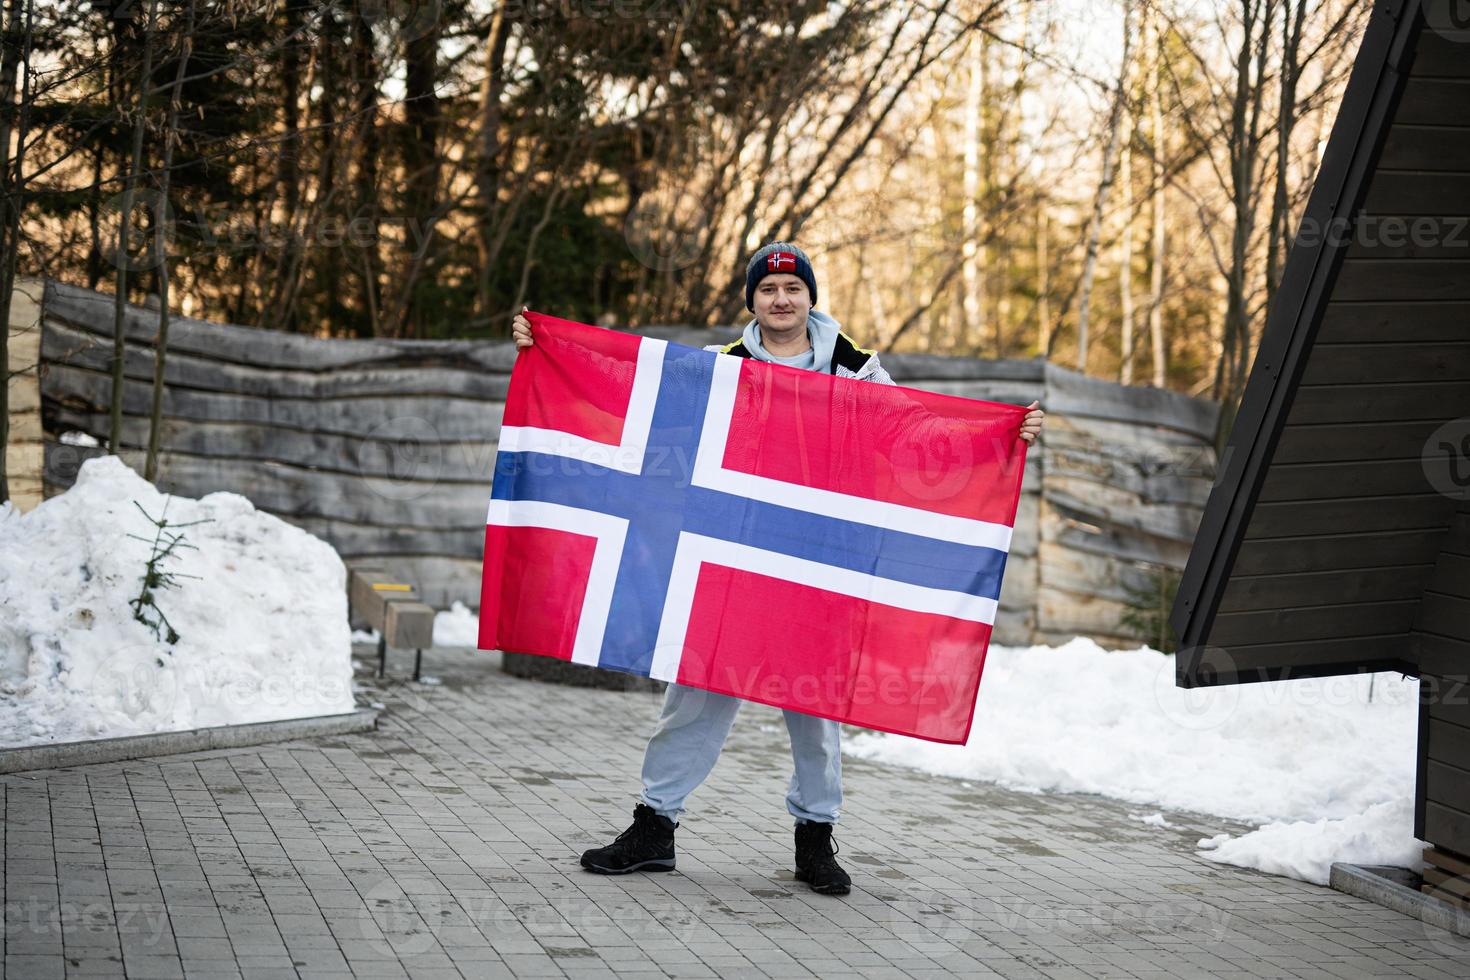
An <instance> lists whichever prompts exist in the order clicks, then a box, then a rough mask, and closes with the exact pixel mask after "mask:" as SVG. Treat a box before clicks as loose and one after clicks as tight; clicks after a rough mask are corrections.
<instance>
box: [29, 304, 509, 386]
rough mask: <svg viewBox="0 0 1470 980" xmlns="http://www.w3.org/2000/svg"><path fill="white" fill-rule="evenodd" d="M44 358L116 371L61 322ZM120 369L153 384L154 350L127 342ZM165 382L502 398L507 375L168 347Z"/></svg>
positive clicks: (104, 348) (427, 364)
mask: <svg viewBox="0 0 1470 980" xmlns="http://www.w3.org/2000/svg"><path fill="white" fill-rule="evenodd" d="M337 342H338V341H330V343H337ZM44 356H45V359H46V361H47V362H48V363H53V364H65V365H68V366H70V367H76V368H88V369H90V370H92V371H96V372H99V373H101V374H108V375H110V372H111V363H112V347H111V343H110V342H108V343H107V344H103V343H102V342H101V341H100V340H99V338H97V337H96V336H95V335H93V334H88V333H85V332H83V331H80V330H77V329H75V328H73V327H70V326H67V325H66V324H64V323H59V322H51V323H48V324H47V326H46V340H45V347H44ZM308 364H309V362H308ZM123 368H124V371H123V373H124V376H125V377H127V378H128V379H130V380H132V381H135V382H137V383H139V384H141V385H142V386H144V387H150V386H151V385H152V383H153V349H152V348H151V347H141V346H138V345H136V344H132V345H129V346H128V347H127V348H126V350H125V352H124V359H123ZM164 383H165V385H167V386H169V387H186V388H198V389H201V390H204V391H215V392H229V393H233V394H238V395H253V396H257V397H262V398H265V397H270V398H354V397H355V398H362V397H368V396H375V397H384V396H389V397H395V398H396V397H400V396H403V395H414V394H419V395H433V396H445V395H448V396H453V397H456V398H470V399H477V400H483V401H504V400H505V393H506V390H507V389H508V387H509V385H510V375H509V374H506V373H503V372H490V371H486V370H483V369H481V368H478V367H473V366H470V365H467V364H442V363H438V358H437V357H435V356H430V354H429V353H428V352H424V353H421V354H417V355H415V354H413V353H412V352H410V353H406V354H404V355H403V356H402V357H400V358H399V359H398V360H397V361H396V362H394V363H391V364H376V365H369V366H366V367H360V366H346V367H337V368H329V369H319V368H316V367H315V366H314V365H311V366H306V367H303V366H302V365H299V364H298V365H295V366H294V367H293V368H280V367H274V366H270V365H255V364H241V363H238V362H233V361H219V360H215V359H214V358H211V357H208V356H206V355H201V354H190V353H187V352H180V351H175V350H173V349H172V347H171V348H170V350H169V356H168V358H167V360H166V361H165V362H164Z"/></svg>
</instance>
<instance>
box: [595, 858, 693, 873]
mask: <svg viewBox="0 0 1470 980" xmlns="http://www.w3.org/2000/svg"><path fill="white" fill-rule="evenodd" d="M582 867H584V868H586V869H587V870H588V871H592V872H595V873H597V874H600V875H626V874H632V873H633V872H634V871H673V870H674V862H673V861H672V860H669V861H664V860H661V859H658V860H653V861H639V862H638V863H637V864H630V865H628V866H627V867H626V868H604V867H602V866H600V865H596V864H592V863H591V862H589V861H586V860H583V861H582Z"/></svg>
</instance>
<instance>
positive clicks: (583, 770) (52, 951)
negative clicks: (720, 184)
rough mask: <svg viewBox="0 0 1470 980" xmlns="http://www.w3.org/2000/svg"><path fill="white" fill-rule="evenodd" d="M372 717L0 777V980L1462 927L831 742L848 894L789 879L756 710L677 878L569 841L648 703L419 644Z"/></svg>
mask: <svg viewBox="0 0 1470 980" xmlns="http://www.w3.org/2000/svg"><path fill="white" fill-rule="evenodd" d="M428 661H429V665H430V667H429V669H430V670H431V672H432V673H434V674H435V675H437V676H440V677H443V678H444V679H445V683H444V684H442V685H440V686H439V687H435V688H420V687H418V686H415V685H412V684H408V683H400V682H397V681H389V682H387V683H385V684H383V685H382V686H381V687H380V688H379V689H378V690H376V691H374V692H373V693H372V697H373V698H374V700H378V701H382V702H384V703H385V704H387V706H388V710H387V711H386V712H385V714H384V716H383V719H382V723H381V726H380V728H379V730H378V731H377V732H375V733H368V734H363V735H352V736H341V737H333V738H325V739H320V740H316V741H311V742H300V743H292V744H288V745H281V746H264V747H255V748H250V749H240V750H220V751H215V752H208V753H199V754H196V755H192V756H174V757H168V758H163V759H156V760H138V761H133V762H128V763H125V764H124V763H118V764H104V765H97V766H89V767H85V768H78V769H74V770H69V771H55V772H46V773H34V774H27V776H25V777H16V776H7V777H0V815H3V816H4V821H3V823H0V855H3V859H4V872H5V874H4V891H3V892H0V898H3V900H4V903H5V918H4V920H3V925H0V938H3V940H4V941H5V943H6V944H7V945H6V951H7V953H8V954H9V955H8V956H7V957H6V959H5V960H4V961H3V963H4V967H3V970H0V980H4V978H6V977H10V978H12V980H46V978H48V977H61V976H62V975H63V974H70V975H74V976H78V977H118V976H121V975H122V972H121V968H122V967H125V968H126V974H127V976H128V977H130V978H133V980H139V978H144V977H149V976H158V977H169V978H175V977H185V978H188V980H194V978H196V977H209V978H230V980H247V978H254V977H262V978H264V977H311V978H313V980H316V978H321V980H330V978H333V977H343V978H347V977H384V978H387V977H395V978H396V977H412V978H414V980H420V978H434V977H440V976H443V977H487V978H489V977H495V978H499V977H540V976H545V977H566V978H576V977H594V976H599V977H601V976H616V977H620V978H622V977H659V978H665V977H666V976H667V975H669V974H674V975H677V976H680V977H701V976H709V977H714V976H719V977H747V976H748V977H805V976H813V975H816V976H821V977H824V978H825V977H833V978H836V977H858V976H861V977H864V978H870V980H876V978H881V977H894V978H915V980H917V978H928V977H941V976H942V977H951V976H956V975H959V976H965V977H1008V978H1041V977H1045V978H1054V980H1063V978H1080V977H1119V978H1125V980H1145V978H1153V977H1175V976H1188V977H1252V978H1281V980H1288V978H1290V980H1306V978H1309V977H1321V978H1327V980H1346V978H1349V977H1359V976H1365V977H1366V976H1375V977H1376V976H1398V977H1421V978H1424V980H1443V978H1460V977H1464V976H1467V975H1470V941H1467V940H1462V939H1459V938H1458V937H1453V936H1448V935H1446V934H1444V933H1441V932H1438V931H1436V930H1433V929H1432V928H1430V927H1426V926H1424V925H1423V924H1422V923H1420V922H1418V921H1416V920H1408V919H1405V918H1403V917H1401V916H1398V915H1397V914H1395V913H1392V912H1389V911H1388V910H1385V909H1382V908H1379V907H1377V906H1371V905H1368V904H1366V903H1363V902H1360V901H1358V900H1356V899H1351V898H1348V897H1346V896H1343V895H1340V894H1338V893H1336V892H1331V891H1328V890H1325V889H1320V888H1315V887H1313V886H1310V885H1305V884H1302V883H1300V882H1293V881H1288V880H1285V879H1280V878H1274V877H1269V876H1265V875H1260V874H1256V873H1253V872H1246V871H1237V870H1235V869H1227V868H1221V867H1219V866H1216V865H1212V864H1208V863H1206V862H1202V861H1201V860H1200V859H1199V858H1198V857H1197V856H1196V855H1195V854H1194V849H1193V845H1194V842H1195V841H1196V840H1198V839H1199V838H1200V837H1203V836H1210V835H1212V834H1214V833H1217V832H1219V831H1220V830H1222V829H1227V827H1226V825H1225V824H1224V823H1223V822H1219V821H1211V820H1207V819H1203V818H1190V817H1187V816H1180V815H1171V820H1172V821H1174V822H1176V823H1178V824H1180V829H1179V830H1177V831H1173V832H1168V833H1160V832H1158V831H1156V830H1154V829H1151V828H1146V827H1142V826H1141V825H1139V824H1138V823H1137V822H1136V821H1132V820H1129V819H1128V818H1127V813H1128V811H1129V810H1132V809H1136V807H1129V806H1127V805H1124V804H1113V803H1110V802H1108V801H1104V800H1098V799H1095V798H1082V797H1065V796H1037V795H1028V794H1019V793H1011V792H1008V791H1004V790H1000V789H997V788H995V787H988V786H984V785H977V784H963V783H960V782H957V781H954V780H947V779H941V778H936V777H929V776H925V775H922V774H918V773H912V772H906V771H903V770H895V769H885V768H883V767H880V766H877V765H873V764H869V763H864V762H862V761H860V760H855V759H849V760H846V764H845V766H844V770H845V777H846V784H847V790H848V801H847V806H846V810H845V813H844V815H843V818H842V821H841V823H840V824H839V827H838V831H837V833H838V838H839V840H840V842H841V843H842V854H843V855H844V860H845V863H846V866H847V867H848V869H849V871H850V872H851V873H852V874H853V877H854V891H853V893H852V894H851V895H849V896H846V897H845V898H839V899H834V898H830V897H825V896H815V895H813V894H811V893H810V892H809V891H807V890H806V889H805V887H804V886H803V885H801V884H800V883H798V882H796V881H794V880H793V879H792V875H791V827H790V818H789V816H788V815H787V814H786V813H785V811H784V807H783V803H782V801H783V798H784V795H785V790H786V780H787V779H788V777H789V767H790V754H789V748H788V746H787V744H786V740H785V730H784V725H782V724H781V721H780V715H779V713H778V712H776V711H775V710H774V709H770V708H766V707H763V706H759V705H747V706H745V707H744V708H743V709H742V713H741V716H740V719H739V720H738V721H737V724H736V728H735V731H734V733H733V734H732V736H731V739H730V742H729V744H728V746H727V750H726V753H725V755H724V757H723V758H722V760H721V762H720V764H719V766H718V767H717V769H716V771H715V774H714V775H713V777H712V778H711V780H710V782H709V783H708V784H707V785H706V786H705V787H703V788H702V789H701V790H700V791H699V792H698V793H697V794H695V796H694V797H693V798H692V800H691V809H690V812H689V814H688V815H687V816H686V818H685V820H684V822H683V824H682V825H681V828H680V831H679V848H680V861H679V869H680V870H679V872H677V873H675V874H673V875H659V876H646V877H640V876H630V877H627V878H605V877H600V876H595V875H588V874H586V873H584V872H583V871H582V870H581V869H580V868H579V867H578V866H577V862H576V856H577V854H578V853H579V852H580V851H581V850H582V849H584V848H586V847H589V846H593V845H595V844H597V843H603V842H605V841H606V840H608V839H610V838H611V836H612V835H614V834H616V833H618V832H619V831H621V830H622V829H623V828H624V827H625V826H626V825H627V822H628V818H629V814H630V811H631V809H632V803H633V800H634V798H635V794H636V791H637V788H638V782H637V775H638V765H639V762H640V758H641V752H642V749H643V746H644V744H646V741H647V737H648V732H649V730H650V727H651V723H652V721H653V719H654V718H655V717H656V716H657V712H658V708H659V699H658V698H657V697H656V696H651V695H646V694H619V693H612V692H605V691H593V690H590V689H576V688H559V687H553V686H547V685H539V684H536V683H534V682H528V681H520V680H516V679H512V678H509V677H507V676H505V675H503V674H500V673H499V672H498V670H496V669H495V658H494V657H493V656H490V655H485V654H463V653H451V652H446V651H434V652H433V653H431V654H430V655H429V657H428Z"/></svg>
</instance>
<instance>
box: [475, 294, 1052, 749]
mask: <svg viewBox="0 0 1470 980" xmlns="http://www.w3.org/2000/svg"><path fill="white" fill-rule="evenodd" d="M527 317H528V318H529V319H530V321H531V324H532V328H533V331H534V334H535V338H536V343H535V345H534V346H533V347H531V348H529V349H528V350H526V351H524V352H522V353H521V354H520V356H519V357H518V359H517V361H516V365H515V369H514V371H513V372H512V373H511V380H510V391H509V394H508V396H507V398H506V405H505V419H504V423H503V425H502V427H501V430H500V449H499V454H498V455H497V457H496V461H495V482H494V486H493V489H492V492H491V501H490V510H489V516H488V517H487V519H486V526H485V566H484V580H483V586H482V590H483V591H482V596H481V606H480V642H479V645H480V647H481V648H483V649H487V650H488V649H501V650H510V651H516V652H523V653H534V654H543V655H546V656H551V657H559V658H561V659H563V660H572V661H574V662H576V663H583V664H594V665H596V666H599V667H606V668H610V669H613V670H621V671H626V672H629V673H633V674H641V675H645V676H650V677H655V678H659V679H661V680H667V681H677V682H678V683H680V684H687V685H690V686H692V687H698V688H703V689H706V690H710V691H718V692H720V693H722V694H730V695H734V696H736V697H740V698H745V699H748V700H751V701H760V702H764V703H766V704H773V705H776V706H778V707H782V708H791V709H794V710H796V711H801V712H805V713H807V714H812V715H820V716H822V717H825V718H835V719H837V720H839V721H844V722H848V723H851V724H854V725H860V726H863V727H866V728H874V729H880V730H882V731H888V732H895V733H898V734H902V735H912V736H915V737H918V738H924V739H930V740H932V741H936V742H964V741H965V739H966V737H967V736H968V734H969V730H970V723H971V720H972V718H973V715H974V710H975V697H976V693H977V691H978V688H979V683H980V672H981V668H982V667H983V665H984V662H985V651H986V647H987V645H988V643H989V640H990V631H991V624H992V623H993V622H994V621H995V613H996V605H997V599H998V597H999V595H1000V586H1001V576H1002V574H1003V573H1004V571H1005V563H1006V554H1007V550H1008V548H1009V545H1010V540H1011V529H1012V526H1013V524H1014V522H1015V515H1016V506H1017V503H1018V500H1019V497H1020V490H1021V472H1022V468H1023V466H1024V463H1025V449H1026V444H1025V443H1024V442H1022V441H1021V440H1020V439H1019V438H1018V437H1017V434H1018V432H1019V430H1020V426H1021V421H1022V419H1023V417H1024V416H1025V414H1026V410H1025V409H1024V408H1021V407H1019V406H1016V405H1004V404H998V403H995V402H984V401H975V400H972V399H966V398H956V397H952V396H947V395H936V394H932V393H929V392H922V391H916V390H914V389H911V388H901V387H895V386H888V385H879V384H873V383H871V382H866V381H858V380H855V379H851V378H837V377H833V376H831V375H827V374H820V373H817V372H812V371H801V370H798V369H795V368H788V367H784V366H781V365H774V364H767V363H763V362H760V361H755V360H751V359H747V358H740V357H733V356H730V355H727V354H716V353H713V352H711V351H704V350H699V349H696V348H693V347H685V346H683V345H680V344H674V343H668V342H666V341H662V340H654V339H651V338H647V337H637V336H634V335H631V334H626V333H620V332H617V331H613V330H603V329H600V328H597V327H590V326H587V325H585V324H580V323H572V322H570V321H567V320H559V319H556V318H555V317H549V316H545V315H542V314H538V313H528V314H527Z"/></svg>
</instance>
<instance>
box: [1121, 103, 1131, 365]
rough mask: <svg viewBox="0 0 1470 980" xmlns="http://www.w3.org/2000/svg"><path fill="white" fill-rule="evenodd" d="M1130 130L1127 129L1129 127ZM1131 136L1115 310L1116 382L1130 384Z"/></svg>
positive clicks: (1127, 147)
mask: <svg viewBox="0 0 1470 980" xmlns="http://www.w3.org/2000/svg"><path fill="white" fill-rule="evenodd" d="M1130 128H1131V126H1130ZM1131 143H1132V136H1131V135H1130V136H1129V137H1128V138H1127V139H1124V141H1123V160H1122V164H1121V166H1120V167H1119V170H1120V171H1121V175H1122V178H1123V233H1122V235H1120V236H1119V237H1118V309H1119V315H1120V320H1121V322H1120V324H1119V326H1120V329H1121V331H1122V333H1121V336H1120V337H1119V355H1118V356H1119V358H1120V359H1121V362H1122V363H1121V364H1120V366H1119V370H1118V380H1119V381H1121V382H1122V383H1123V384H1125V385H1131V384H1132V383H1133V147H1132V145H1131Z"/></svg>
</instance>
